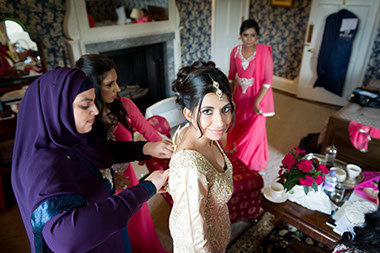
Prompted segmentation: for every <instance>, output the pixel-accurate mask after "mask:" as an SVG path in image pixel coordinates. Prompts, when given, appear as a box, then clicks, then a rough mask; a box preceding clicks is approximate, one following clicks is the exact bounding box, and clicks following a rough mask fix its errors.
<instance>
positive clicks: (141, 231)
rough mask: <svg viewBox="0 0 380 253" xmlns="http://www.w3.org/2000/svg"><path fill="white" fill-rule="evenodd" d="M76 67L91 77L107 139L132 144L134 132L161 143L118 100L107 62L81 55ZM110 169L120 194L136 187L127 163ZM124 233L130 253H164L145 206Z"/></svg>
mask: <svg viewBox="0 0 380 253" xmlns="http://www.w3.org/2000/svg"><path fill="white" fill-rule="evenodd" d="M76 67H77V68H78V69H80V70H82V71H83V72H84V73H85V74H86V75H87V76H88V77H90V79H91V80H92V81H93V83H94V85H95V91H96V100H95V102H96V104H97V107H98V108H99V112H100V113H99V119H100V121H101V122H102V123H103V126H104V128H105V131H104V133H106V134H107V138H108V139H112V140H117V141H131V140H133V132H134V131H137V132H139V133H141V134H142V135H143V136H144V137H145V139H146V140H147V141H150V142H157V141H161V140H162V138H161V136H160V135H159V134H158V133H157V131H156V130H155V129H154V128H153V127H152V126H151V125H150V124H149V123H148V121H146V119H145V118H144V116H143V115H142V114H141V112H140V111H139V109H138V108H137V107H136V105H135V104H134V103H133V102H132V100H130V99H129V98H125V97H118V96H117V93H118V92H120V88H119V86H118V84H117V74H116V70H115V65H114V63H113V62H112V61H111V60H110V59H109V58H107V57H106V56H103V55H96V54H89V55H83V56H82V57H81V58H80V59H79V60H78V61H77V63H76ZM112 167H113V169H114V170H115V185H116V188H117V187H119V189H118V190H119V191H121V190H122V189H125V188H127V186H128V187H132V186H134V185H137V184H138V183H139V180H138V179H137V177H136V174H135V172H134V170H133V167H132V166H131V164H130V163H125V164H115V165H113V166H112ZM118 175H119V176H118ZM121 175H122V176H121ZM127 229H128V234H129V238H130V243H131V248H132V252H157V253H158V252H166V251H165V250H164V249H163V248H162V246H161V242H160V240H159V238H158V236H157V233H156V230H155V228H154V225H153V221H152V218H151V216H150V213H149V207H148V205H147V203H145V204H144V205H143V206H142V207H141V209H140V210H139V211H138V212H137V213H135V214H134V215H133V217H132V218H131V219H129V223H128V226H127Z"/></svg>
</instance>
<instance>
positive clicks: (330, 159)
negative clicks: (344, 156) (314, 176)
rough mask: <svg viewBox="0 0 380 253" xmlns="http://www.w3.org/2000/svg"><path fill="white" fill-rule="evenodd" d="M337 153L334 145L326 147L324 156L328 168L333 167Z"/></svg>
mask: <svg viewBox="0 0 380 253" xmlns="http://www.w3.org/2000/svg"><path fill="white" fill-rule="evenodd" d="M337 153H338V149H337V148H336V147H335V146H334V145H331V146H330V147H327V149H326V155H325V165H326V166H327V167H328V168H331V167H333V166H334V161H335V157H336V154H337Z"/></svg>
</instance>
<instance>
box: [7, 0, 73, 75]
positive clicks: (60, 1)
mask: <svg viewBox="0 0 380 253" xmlns="http://www.w3.org/2000/svg"><path fill="white" fill-rule="evenodd" d="M0 3H1V4H0V18H1V19H4V18H13V19H16V20H18V21H19V22H21V23H22V24H23V25H24V26H25V27H26V29H27V30H28V32H29V35H30V37H31V39H32V40H35V41H37V40H42V44H43V46H44V52H45V57H46V62H47V65H48V66H47V67H48V69H52V68H54V67H55V66H58V65H60V66H63V65H64V58H63V54H62V50H63V49H64V50H66V47H65V45H64V41H65V36H64V34H63V27H62V25H63V19H64V17H65V10H66V5H65V0H16V1H8V0H7V1H5V2H4V1H3V0H1V1H0ZM66 55H67V54H66ZM67 62H68V60H67Z"/></svg>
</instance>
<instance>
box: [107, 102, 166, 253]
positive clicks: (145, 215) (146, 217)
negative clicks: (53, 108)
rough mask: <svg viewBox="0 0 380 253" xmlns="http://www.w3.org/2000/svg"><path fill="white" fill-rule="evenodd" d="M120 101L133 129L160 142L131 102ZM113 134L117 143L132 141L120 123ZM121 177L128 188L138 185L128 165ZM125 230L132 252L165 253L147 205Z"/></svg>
mask: <svg viewBox="0 0 380 253" xmlns="http://www.w3.org/2000/svg"><path fill="white" fill-rule="evenodd" d="M120 100H121V102H122V104H123V105H124V107H125V109H126V110H127V113H128V120H129V122H130V124H131V126H132V127H133V129H134V130H135V131H138V132H139V133H141V134H142V135H143V136H144V137H145V139H147V140H148V141H152V142H155V141H161V139H162V138H161V136H160V135H159V134H158V133H157V131H156V130H155V129H154V128H153V127H152V126H151V125H150V124H149V123H148V121H147V120H146V119H145V118H144V116H143V115H142V114H141V112H140V110H139V109H138V108H137V107H136V105H135V104H134V103H133V102H132V100H130V99H129V98H123V97H122V98H120ZM113 134H114V137H115V139H116V140H118V141H131V140H132V134H131V132H129V131H128V130H127V129H126V128H125V127H124V126H123V125H122V124H120V123H119V124H118V125H117V126H116V128H115V129H114V132H113ZM123 176H124V177H126V178H127V180H129V181H131V184H130V185H129V187H132V186H135V185H137V184H138V183H139V180H138V179H137V177H136V173H135V171H134V169H133V167H132V166H131V164H129V165H128V168H127V169H126V170H125V171H124V173H123ZM129 187H128V188H129ZM127 229H128V235H129V239H130V242H131V248H132V252H134V253H138V252H142V253H143V252H144V253H145V252H153V253H164V252H167V251H165V250H164V249H163V248H162V245H161V242H160V239H159V238H158V236H157V232H156V229H155V228H154V224H153V221H152V217H151V215H150V212H149V207H148V204H147V203H144V204H143V206H142V207H141V208H140V210H139V211H138V212H137V213H135V214H134V215H133V216H132V217H131V218H130V219H129V222H128V226H127Z"/></svg>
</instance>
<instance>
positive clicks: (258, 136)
mask: <svg viewBox="0 0 380 253" xmlns="http://www.w3.org/2000/svg"><path fill="white" fill-rule="evenodd" d="M241 50H242V45H238V46H236V47H235V48H234V49H232V52H231V55H230V71H229V75H228V79H229V80H235V79H236V83H237V85H236V88H235V92H234V97H233V99H234V102H235V104H236V122H235V125H234V127H233V128H232V129H231V130H230V131H229V132H228V133H227V146H226V149H227V150H231V149H234V150H235V155H236V156H237V157H238V158H239V159H240V160H241V161H243V162H244V163H245V164H246V165H247V166H248V167H249V168H250V169H251V170H255V171H261V170H265V169H266V168H267V164H266V162H267V161H268V159H269V156H268V141H267V133H266V128H265V123H266V117H268V116H273V115H274V103H273V93H272V86H271V85H272V81H273V62H272V48H271V47H270V46H266V45H262V44H257V45H256V52H255V53H254V54H253V55H252V56H251V57H250V58H249V59H245V58H244V57H243V56H242V53H241ZM264 85H266V86H268V85H270V86H269V90H268V92H267V93H266V94H265V96H264V98H263V99H262V101H261V103H260V110H261V111H262V114H256V113H255V112H254V110H253V105H254V102H255V99H256V97H257V95H258V94H259V91H260V89H261V88H262V87H263V86H264Z"/></svg>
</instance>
